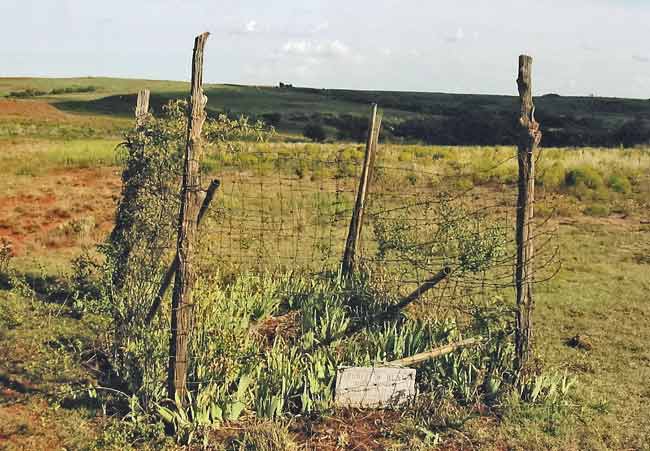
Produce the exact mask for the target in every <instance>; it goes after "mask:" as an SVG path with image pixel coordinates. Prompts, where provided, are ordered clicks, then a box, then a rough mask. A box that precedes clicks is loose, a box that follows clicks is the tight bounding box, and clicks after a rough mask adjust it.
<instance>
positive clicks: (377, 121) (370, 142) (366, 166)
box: [341, 104, 381, 277]
mask: <svg viewBox="0 0 650 451" xmlns="http://www.w3.org/2000/svg"><path fill="white" fill-rule="evenodd" d="M380 127H381V115H380V114H378V113H377V104H373V105H372V109H371V112H370V121H369V123H368V139H367V141H366V153H365V156H364V158H363V169H362V171H361V179H360V180H359V189H358V191H357V200H356V203H355V205H354V210H353V212H352V219H351V220H350V229H349V231H348V238H347V240H346V242H345V251H344V253H343V263H342V265H341V272H342V273H343V275H344V276H345V277H350V276H351V275H352V273H353V272H354V266H355V258H356V251H357V243H358V242H359V237H360V236H361V229H362V227H363V214H364V209H365V206H366V197H367V195H368V187H369V185H370V180H371V178H372V169H373V167H374V163H375V154H376V152H377V143H378V141H379V129H380Z"/></svg>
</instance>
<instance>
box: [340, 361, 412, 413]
mask: <svg viewBox="0 0 650 451" xmlns="http://www.w3.org/2000/svg"><path fill="white" fill-rule="evenodd" d="M415 373H416V372H415V370H414V369H411V368H390V367H383V368H367V367H352V368H341V369H339V371H338V374H337V375H336V391H335V403H336V405H337V406H339V407H362V408H363V407H390V406H397V405H400V404H403V403H405V402H408V401H409V400H411V399H412V398H413V397H414V396H415Z"/></svg>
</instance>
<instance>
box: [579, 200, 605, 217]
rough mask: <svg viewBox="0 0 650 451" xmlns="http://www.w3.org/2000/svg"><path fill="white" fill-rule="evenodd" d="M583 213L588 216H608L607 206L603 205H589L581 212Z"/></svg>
mask: <svg viewBox="0 0 650 451" xmlns="http://www.w3.org/2000/svg"><path fill="white" fill-rule="evenodd" d="M583 213H584V214H586V215H589V216H601V217H602V216H609V214H610V209H609V206H607V205H605V204H600V203H597V204H591V205H589V206H588V207H586V208H585V209H584V210H583Z"/></svg>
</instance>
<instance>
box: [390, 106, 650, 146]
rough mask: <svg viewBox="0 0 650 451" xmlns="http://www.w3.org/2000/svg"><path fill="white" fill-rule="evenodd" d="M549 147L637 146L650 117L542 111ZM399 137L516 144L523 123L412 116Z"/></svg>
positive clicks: (649, 131) (647, 140)
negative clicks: (616, 120)
mask: <svg viewBox="0 0 650 451" xmlns="http://www.w3.org/2000/svg"><path fill="white" fill-rule="evenodd" d="M537 120H538V121H539V122H540V123H541V126H542V131H543V133H544V137H543V143H544V145H545V146H547V147H582V146H602V147H612V146H619V145H624V146H634V145H639V144H650V118H648V117H643V116H640V117H634V118H633V119H630V120H627V121H625V122H623V123H622V124H619V125H608V124H606V123H605V122H604V121H603V120H601V119H599V118H595V117H582V118H580V117H574V116H551V115H541V114H539V115H538V117H537ZM392 133H393V135H394V136H395V137H398V138H402V139H405V140H418V141H422V142H424V143H427V144H439V145H515V144H517V139H518V138H517V137H518V134H519V126H518V124H517V122H516V120H515V119H514V118H513V117H512V116H511V115H505V114H499V113H494V114H491V115H485V114H473V113H468V114H464V115H458V116H448V117H439V116H437V117H436V116H431V117H428V118H418V119H410V120H406V121H404V122H401V123H399V124H396V125H395V126H394V127H393V130H392Z"/></svg>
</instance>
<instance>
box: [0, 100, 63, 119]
mask: <svg viewBox="0 0 650 451" xmlns="http://www.w3.org/2000/svg"><path fill="white" fill-rule="evenodd" d="M71 117H72V116H71V115H69V114H67V113H64V112H63V111H61V110H59V109H57V108H56V107H54V106H53V105H51V104H49V103H47V102H43V101H37V100H0V118H3V119H6V118H24V119H33V120H45V121H62V120H67V119H70V118H71Z"/></svg>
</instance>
